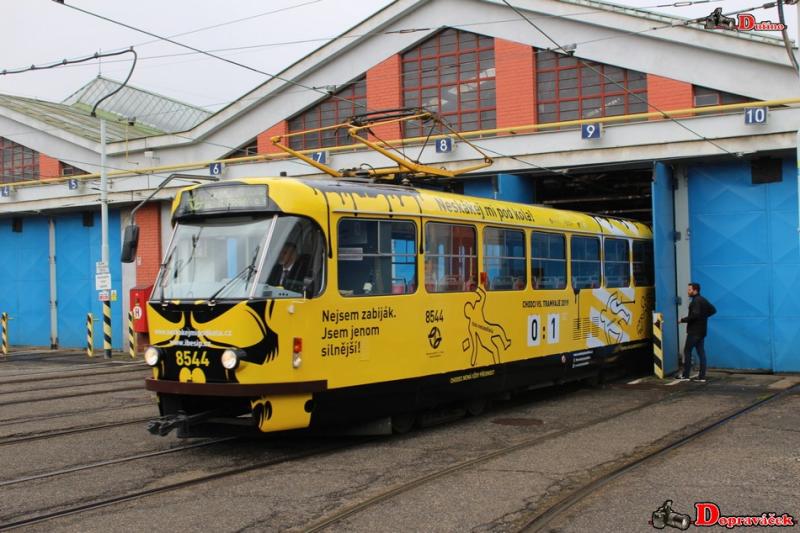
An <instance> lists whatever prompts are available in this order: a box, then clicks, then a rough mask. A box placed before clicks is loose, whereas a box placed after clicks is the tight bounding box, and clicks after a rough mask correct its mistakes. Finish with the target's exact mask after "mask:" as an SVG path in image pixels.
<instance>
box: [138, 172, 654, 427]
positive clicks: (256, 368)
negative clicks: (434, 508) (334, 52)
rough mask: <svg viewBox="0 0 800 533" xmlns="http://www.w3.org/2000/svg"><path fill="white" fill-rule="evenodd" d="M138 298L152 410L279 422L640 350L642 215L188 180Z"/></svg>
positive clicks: (424, 404)
mask: <svg viewBox="0 0 800 533" xmlns="http://www.w3.org/2000/svg"><path fill="white" fill-rule="evenodd" d="M173 223H174V231H173V234H172V237H171V240H170V243H169V246H168V249H167V251H166V254H165V259H164V263H163V265H162V268H161V271H160V273H159V275H158V278H157V281H156V283H155V287H154V289H153V293H152V296H151V300H150V302H149V303H148V314H149V328H150V331H149V333H150V341H151V344H152V347H150V348H148V350H147V353H146V360H147V362H148V364H150V365H151V366H152V371H153V376H152V378H148V379H147V382H146V387H147V389H149V390H151V391H154V392H156V393H157V395H158V399H159V406H160V411H161V415H162V418H160V419H159V420H156V421H154V422H153V424H152V426H151V431H153V432H154V433H161V434H165V433H166V432H168V431H169V430H170V429H172V428H174V427H178V428H179V430H180V431H179V434H180V435H191V434H196V431H199V429H200V428H201V427H204V426H207V425H208V424H211V423H214V424H218V423H230V424H232V425H234V426H237V425H238V426H246V427H250V428H252V427H253V426H255V427H257V428H258V429H259V430H260V431H261V432H273V431H282V430H291V429H298V428H307V427H319V426H329V425H338V424H344V423H350V422H356V421H369V420H375V419H380V418H391V417H394V418H393V419H394V421H395V425H396V428H398V427H399V426H401V425H403V424H402V422H403V421H409V420H412V419H413V418H412V417H413V414H414V413H417V412H420V411H422V410H425V409H430V408H434V407H437V406H443V405H452V404H456V403H462V404H463V403H469V402H472V403H471V405H479V404H480V400H481V399H483V398H488V397H491V396H492V395H496V394H499V393H503V392H505V391H511V390H519V389H524V388H527V387H530V386H535V385H539V384H543V383H552V382H559V381H565V380H569V379H582V378H586V377H590V376H594V375H597V374H598V372H600V371H601V369H602V368H604V367H605V366H607V365H612V364H617V363H620V362H622V360H623V359H625V357H624V356H630V357H629V358H630V359H631V360H636V359H638V360H639V361H641V362H643V363H644V364H645V365H647V364H649V363H650V360H651V356H650V348H649V347H650V343H649V337H650V334H651V318H650V317H651V311H652V307H653V296H654V294H653V252H652V236H651V232H650V229H649V228H648V227H647V226H646V225H644V224H642V223H639V222H632V221H627V220H621V219H616V218H606V217H600V216H592V215H587V214H582V213H575V212H567V211H561V210H556V209H549V208H544V207H538V206H531V205H523V204H514V203H509V202H501V201H494V200H490V199H483V198H472V197H465V196H459V195H454V194H448V193H444V192H437V191H432V190H423V189H418V188H413V187H406V186H400V185H390V184H383V183H369V182H365V181H355V180H350V181H348V180H341V179H339V180H333V179H327V180H300V179H293V178H253V179H241V180H234V181H225V182H221V183H214V184H207V185H199V186H196V187H193V188H189V189H185V190H182V191H181V192H179V193H178V195H177V197H176V198H175V201H174V204H173Z"/></svg>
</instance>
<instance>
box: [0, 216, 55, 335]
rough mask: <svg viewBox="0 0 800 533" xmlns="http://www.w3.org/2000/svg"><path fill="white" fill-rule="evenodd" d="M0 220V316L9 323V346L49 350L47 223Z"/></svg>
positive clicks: (41, 220)
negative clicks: (2, 314)
mask: <svg viewBox="0 0 800 533" xmlns="http://www.w3.org/2000/svg"><path fill="white" fill-rule="evenodd" d="M18 220H19V221H20V223H18V224H17V226H16V230H17V231H14V229H15V228H14V227H13V226H14V224H13V222H12V219H11V218H3V219H0V312H6V313H8V315H9V317H11V318H12V320H11V321H10V322H9V326H8V342H9V344H10V345H12V346H13V345H32V346H48V347H49V346H50V265H49V253H48V251H49V249H50V244H49V243H50V241H49V229H48V228H49V223H48V219H47V218H45V217H21V218H20V219H18Z"/></svg>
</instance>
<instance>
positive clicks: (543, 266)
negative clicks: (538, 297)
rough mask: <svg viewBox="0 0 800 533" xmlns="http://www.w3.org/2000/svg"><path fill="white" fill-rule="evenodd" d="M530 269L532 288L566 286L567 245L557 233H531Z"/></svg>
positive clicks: (561, 287) (558, 287)
mask: <svg viewBox="0 0 800 533" xmlns="http://www.w3.org/2000/svg"><path fill="white" fill-rule="evenodd" d="M531 270H532V272H533V274H532V275H533V288H534V289H563V288H565V287H566V286H567V247H566V246H565V244H564V236H563V235H559V234H557V233H539V232H537V231H534V232H533V233H532V234H531Z"/></svg>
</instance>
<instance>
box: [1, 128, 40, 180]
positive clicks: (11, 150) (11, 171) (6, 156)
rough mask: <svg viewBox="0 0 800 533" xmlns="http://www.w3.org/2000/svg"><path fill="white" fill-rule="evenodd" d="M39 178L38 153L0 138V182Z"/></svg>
mask: <svg viewBox="0 0 800 533" xmlns="http://www.w3.org/2000/svg"><path fill="white" fill-rule="evenodd" d="M38 178H39V152H37V151H36V150H32V149H30V148H28V147H27V146H22V145H21V144H17V143H15V142H14V141H11V140H9V139H5V138H3V137H0V182H1V183H13V182H16V181H26V180H33V179H38Z"/></svg>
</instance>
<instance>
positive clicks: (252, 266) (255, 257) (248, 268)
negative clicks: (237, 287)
mask: <svg viewBox="0 0 800 533" xmlns="http://www.w3.org/2000/svg"><path fill="white" fill-rule="evenodd" d="M260 249H261V246H256V250H255V252H253V259H251V260H250V264H248V265H247V266H246V267H244V268H243V269H242V270H240V271H239V272H238V273H237V274H236V275H235V276H233V277H232V278H231V279H229V280H228V281H226V282H225V283H223V284H222V287H220V288H219V289H217V290H216V291H215V292H214V294H212V295H211V296H210V297H209V298H208V301H209V302H213V301H214V300H215V299H216V297H217V296H219V295H220V294H221V293H222V291H224V290H225V289H227V288H228V287H230V286H231V285H233V282H235V281H236V280H238V279H239V278H241V277H242V276H243V275H244V274H247V278H246V279H245V280H244V286H245V287H247V284H248V283H249V282H250V278H251V277H253V273H254V272H255V270H256V261H257V260H258V251H259V250H260Z"/></svg>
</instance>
